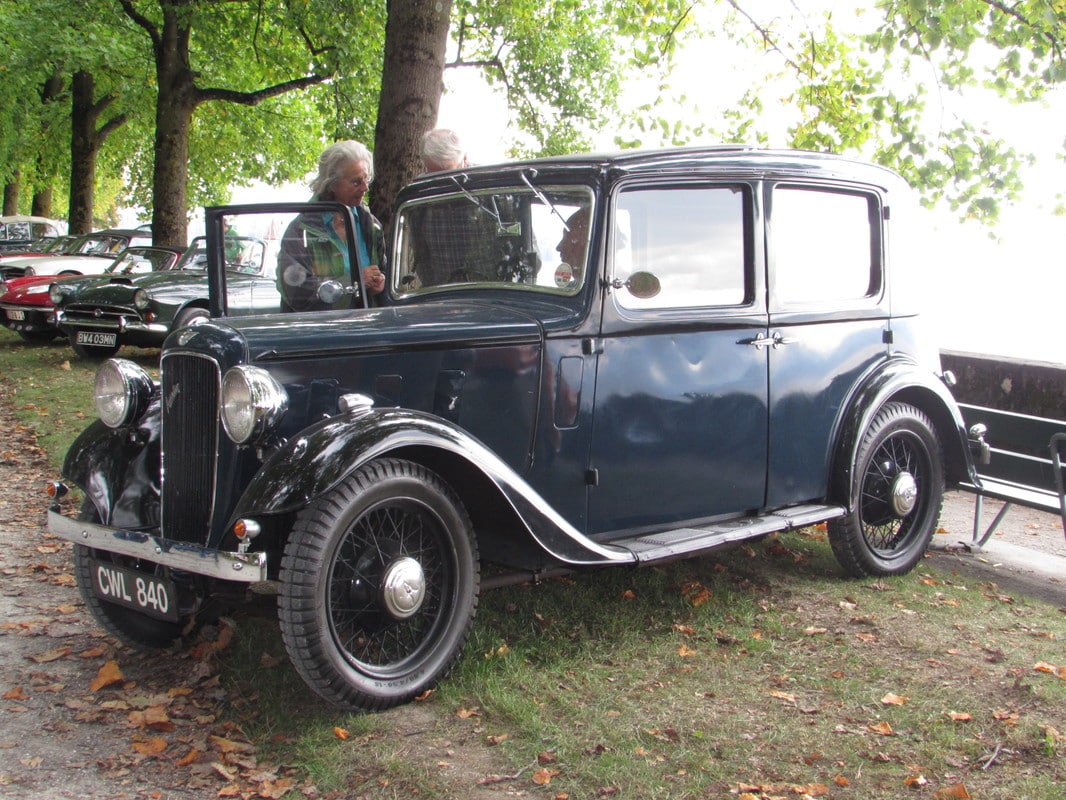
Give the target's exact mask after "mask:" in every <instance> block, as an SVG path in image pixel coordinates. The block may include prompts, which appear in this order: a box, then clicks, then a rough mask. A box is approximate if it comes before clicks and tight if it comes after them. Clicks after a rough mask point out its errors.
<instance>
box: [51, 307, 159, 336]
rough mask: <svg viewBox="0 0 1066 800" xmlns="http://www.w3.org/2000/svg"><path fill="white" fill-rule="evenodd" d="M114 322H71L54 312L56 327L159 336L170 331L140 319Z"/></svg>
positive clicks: (89, 318) (82, 318) (122, 319)
mask: <svg viewBox="0 0 1066 800" xmlns="http://www.w3.org/2000/svg"><path fill="white" fill-rule="evenodd" d="M115 320H116V318H115V317H111V318H105V319H101V320H96V319H92V318H91V317H80V318H77V319H74V320H72V319H70V318H69V317H68V316H67V315H66V313H65V312H63V311H56V313H55V321H56V325H65V326H67V327H73V326H77V327H78V328H83V329H84V330H94V331H105V332H107V333H126V332H127V331H130V332H133V333H153V334H157V335H160V336H162V335H165V334H166V333H167V331H169V330H170V328H169V326H167V325H164V324H162V323H160V322H144V321H142V320H141V318H140V317H134V316H129V317H127V316H121V317H118V318H117V321H118V322H117V324H116V321H115Z"/></svg>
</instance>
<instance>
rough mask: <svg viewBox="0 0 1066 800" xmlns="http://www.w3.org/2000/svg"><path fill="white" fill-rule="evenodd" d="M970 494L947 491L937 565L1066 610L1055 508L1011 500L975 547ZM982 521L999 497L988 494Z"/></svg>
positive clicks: (1065, 562) (1062, 543)
mask: <svg viewBox="0 0 1066 800" xmlns="http://www.w3.org/2000/svg"><path fill="white" fill-rule="evenodd" d="M974 500H975V497H974V495H972V494H970V493H968V492H949V493H948V495H947V496H946V497H945V500H944V508H943V511H942V512H941V516H940V532H939V533H938V534H937V535H936V536H935V537H934V539H933V548H932V550H931V553H932V557H933V558H934V559H936V560H937V561H938V565H939V566H941V567H943V568H946V569H950V570H954V571H957V572H959V573H962V574H965V575H970V576H973V577H974V578H977V579H980V580H988V581H992V582H994V583H996V584H997V585H999V586H1001V587H1003V588H1005V589H1008V590H1011V591H1020V592H1024V593H1026V594H1030V595H1032V596H1035V597H1038V598H1040V599H1041V600H1044V601H1045V602H1048V603H1051V604H1053V605H1056V606H1058V607H1059V608H1062V609H1063V610H1064V611H1066V534H1064V533H1063V530H1062V521H1061V520H1060V519H1059V517H1058V516H1056V515H1055V514H1048V513H1045V512H1041V511H1034V510H1032V509H1029V508H1023V507H1021V506H1014V507H1013V508H1012V509H1011V510H1010V511H1008V512H1007V515H1006V516H1005V517H1004V518H1003V520H1002V521H1001V522H1000V524H999V527H998V528H997V529H996V532H995V533H994V534H993V535H992V538H991V539H989V541H988V543H987V544H986V545H985V546H984V547H983V548H979V549H978V548H973V547H971V546H970V545H969V543H970V542H971V541H972V540H973V514H974ZM984 506H985V507H984V511H983V512H982V516H983V524H984V527H985V528H987V526H988V524H989V523H990V522H991V521H992V520H993V519H995V515H996V513H997V512H998V511H999V509H1000V508H1001V507H1002V503H1000V502H998V501H995V500H986V501H985V504H984Z"/></svg>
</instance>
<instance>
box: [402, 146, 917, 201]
mask: <svg viewBox="0 0 1066 800" xmlns="http://www.w3.org/2000/svg"><path fill="white" fill-rule="evenodd" d="M701 168H707V169H713V170H715V171H720V172H723V173H729V174H732V175H741V176H750V177H761V176H764V175H768V174H772V173H773V174H778V173H783V174H788V175H793V176H806V177H810V178H833V179H850V180H861V181H863V182H868V183H872V184H874V185H878V186H883V187H887V186H890V185H893V184H899V183H900V182H901V181H902V178H900V177H899V175H897V174H896V173H895V172H893V171H892V170H890V169H887V168H885V167H882V166H880V165H878V164H872V163H870V162H866V161H861V160H856V159H853V158H849V157H847V156H840V155H836V154H833V153H819V152H814V151H808V150H784V149H778V150H775V149H758V148H754V147H749V146H746V145H735V144H728V145H699V146H692V147H674V148H659V149H637V150H619V151H615V152H589V153H572V154H569V155H562V156H551V157H546V158H534V159H526V160H519V161H508V162H502V163H497V164H485V165H478V166H474V167H468V168H464V169H459V170H452V171H450V172H435V173H429V174H426V175H423V176H420V177H418V178H416V179H415V180H414V181H412V183H411V184H409V186H410V187H411V191H412V192H418V191H419V190H420V189H429V188H431V187H436V188H441V187H442V186H443V185H449V186H451V187H452V188H454V186H455V179H457V178H458V177H459V176H460V175H464V176H466V180H467V181H469V182H470V183H471V184H473V185H476V184H477V183H480V182H482V181H484V182H486V183H487V182H488V181H489V179H490V178H499V177H502V176H504V175H507V174H508V173H523V172H524V173H527V174H528V172H529V171H530V170H536V171H537V172H538V173H551V174H552V175H553V176H558V175H561V174H566V173H572V174H574V175H575V177H576V176H577V175H578V174H583V173H588V174H589V176H591V175H592V174H595V173H601V174H611V175H612V176H614V177H621V176H624V175H656V174H664V175H665V174H683V173H685V172H690V171H692V170H694V169H701Z"/></svg>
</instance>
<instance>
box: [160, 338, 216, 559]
mask: <svg viewBox="0 0 1066 800" xmlns="http://www.w3.org/2000/svg"><path fill="white" fill-rule="evenodd" d="M160 373H161V388H162V394H163V429H162V446H163V447H162V449H163V452H162V468H163V469H162V482H163V524H162V531H163V536H164V537H165V538H167V539H174V540H177V541H182V542H195V543H198V544H203V543H206V541H207V538H208V534H209V531H210V527H211V515H212V512H213V510H214V495H215V467H216V465H215V462H216V457H217V450H218V431H219V421H218V396H219V391H220V389H219V387H220V382H221V381H220V373H219V367H218V364H217V363H216V362H215V361H213V360H212V359H210V358H206V357H201V356H195V355H187V354H176V355H168V356H166V357H165V358H164V359H163V361H162V365H161V370H160Z"/></svg>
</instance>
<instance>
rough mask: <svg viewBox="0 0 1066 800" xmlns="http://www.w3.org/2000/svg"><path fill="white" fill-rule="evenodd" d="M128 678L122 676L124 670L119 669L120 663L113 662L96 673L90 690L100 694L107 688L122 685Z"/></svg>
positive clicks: (106, 664) (109, 662) (107, 663)
mask: <svg viewBox="0 0 1066 800" xmlns="http://www.w3.org/2000/svg"><path fill="white" fill-rule="evenodd" d="M125 679H126V678H125V677H124V676H123V675H122V670H121V669H119V666H118V662H117V661H114V660H111V661H108V662H106V663H105V664H104V665H103V666H102V667H100V669H99V670H98V671H97V673H96V677H95V678H93V680H92V683H90V684H89V688H90V689H91V690H92V691H94V692H98V691H100V690H101V689H103V688H104V687H106V686H113V685H114V684H116V683H121V682H122V681H124V680H125Z"/></svg>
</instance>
